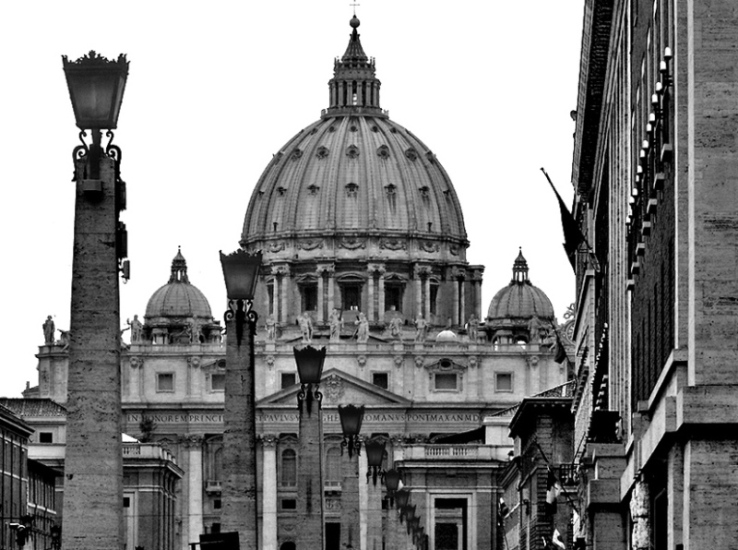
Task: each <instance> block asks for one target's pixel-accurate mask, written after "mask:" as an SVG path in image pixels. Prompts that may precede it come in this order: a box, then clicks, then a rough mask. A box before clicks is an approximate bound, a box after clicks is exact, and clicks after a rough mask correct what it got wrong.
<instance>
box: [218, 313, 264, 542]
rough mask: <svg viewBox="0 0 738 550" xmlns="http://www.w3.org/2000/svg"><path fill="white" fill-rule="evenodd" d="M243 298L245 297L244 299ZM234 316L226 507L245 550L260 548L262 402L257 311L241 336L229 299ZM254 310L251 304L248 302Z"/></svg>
mask: <svg viewBox="0 0 738 550" xmlns="http://www.w3.org/2000/svg"><path fill="white" fill-rule="evenodd" d="M239 302H242V301H240V300H239ZM229 307H231V311H230V312H231V313H234V314H235V315H234V316H233V317H230V318H229V317H228V316H226V328H227V330H228V342H227V346H226V375H225V376H226V383H225V403H224V408H223V428H224V430H223V477H224V480H223V488H222V495H223V513H222V516H221V518H222V519H221V523H222V525H223V531H224V532H234V531H237V532H238V534H239V538H240V544H241V549H242V550H257V548H258V541H259V526H258V513H257V505H256V492H257V483H256V402H255V393H256V392H255V380H254V336H255V332H256V319H253V320H249V318H248V315H249V314H253V312H248V313H247V312H242V313H240V314H242V315H245V316H246V319H244V324H243V334H242V339H241V342H240V343H239V341H238V338H237V334H236V331H237V325H236V321H235V317H237V316H238V315H239V312H238V307H241V306H240V305H238V304H237V303H235V301H231V302H230V303H229ZM246 310H247V311H248V305H246Z"/></svg>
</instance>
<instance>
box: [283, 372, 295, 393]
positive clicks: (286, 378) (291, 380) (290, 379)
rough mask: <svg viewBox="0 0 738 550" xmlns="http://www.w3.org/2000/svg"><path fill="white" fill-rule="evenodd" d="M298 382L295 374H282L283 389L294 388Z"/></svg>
mask: <svg viewBox="0 0 738 550" xmlns="http://www.w3.org/2000/svg"><path fill="white" fill-rule="evenodd" d="M296 383H297V382H296V381H295V373H294V372H283V373H282V385H281V388H282V389H285V388H289V387H290V386H294V385H295V384H296Z"/></svg>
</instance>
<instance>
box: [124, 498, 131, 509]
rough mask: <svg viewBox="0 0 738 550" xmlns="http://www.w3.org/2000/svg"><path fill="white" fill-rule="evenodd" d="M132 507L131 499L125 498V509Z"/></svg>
mask: <svg viewBox="0 0 738 550" xmlns="http://www.w3.org/2000/svg"><path fill="white" fill-rule="evenodd" d="M130 507H131V499H130V497H123V508H130Z"/></svg>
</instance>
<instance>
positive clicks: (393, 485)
mask: <svg viewBox="0 0 738 550" xmlns="http://www.w3.org/2000/svg"><path fill="white" fill-rule="evenodd" d="M367 452H368V450H367ZM384 484H385V485H386V486H387V490H389V491H397V488H398V487H399V486H400V472H398V471H397V470H395V469H394V468H392V469H391V470H387V471H386V472H385V474H384Z"/></svg>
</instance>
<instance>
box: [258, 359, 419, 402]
mask: <svg viewBox="0 0 738 550" xmlns="http://www.w3.org/2000/svg"><path fill="white" fill-rule="evenodd" d="M298 391H300V386H299V385H295V386H292V387H290V388H285V389H283V390H281V391H278V392H277V393H274V394H272V395H268V396H266V397H264V398H263V399H260V400H259V401H258V402H257V404H256V406H257V407H264V406H269V405H271V406H274V405H283V406H296V405H297V392H298ZM320 391H321V393H322V394H323V407H334V406H336V405H345V404H348V403H352V404H354V405H380V406H381V405H394V406H397V405H400V406H410V405H411V404H412V402H411V401H409V400H408V399H405V398H404V397H401V396H399V395H397V394H395V393H392V392H391V391H389V390H385V389H383V388H380V387H379V386H375V385H374V384H370V383H369V382H366V381H364V380H361V379H359V378H356V377H355V376H352V375H350V374H348V373H345V372H343V371H341V370H339V369H335V368H334V369H328V370H327V371H325V372H324V373H323V376H322V378H321V383H320Z"/></svg>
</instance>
